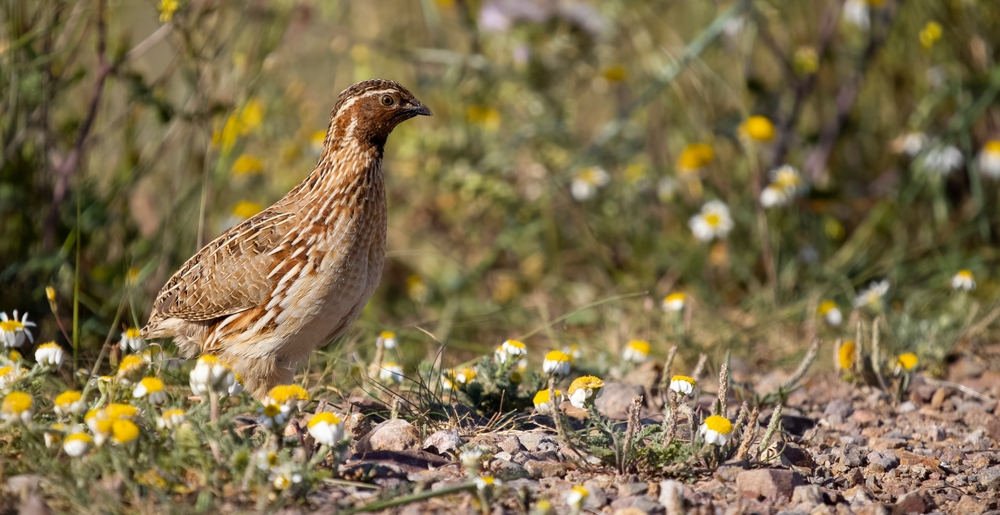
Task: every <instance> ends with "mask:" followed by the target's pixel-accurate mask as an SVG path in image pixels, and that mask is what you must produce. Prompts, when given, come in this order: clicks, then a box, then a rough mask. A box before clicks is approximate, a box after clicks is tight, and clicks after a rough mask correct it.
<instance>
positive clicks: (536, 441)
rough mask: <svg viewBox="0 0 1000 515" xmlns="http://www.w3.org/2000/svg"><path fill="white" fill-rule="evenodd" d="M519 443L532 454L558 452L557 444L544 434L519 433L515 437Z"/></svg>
mask: <svg viewBox="0 0 1000 515" xmlns="http://www.w3.org/2000/svg"><path fill="white" fill-rule="evenodd" d="M517 440H518V442H520V443H521V445H523V446H524V447H525V449H527V451H528V452H532V453H545V452H558V451H559V442H557V441H556V440H555V439H554V438H552V437H551V436H549V435H547V434H545V433H521V434H519V435H518V437H517Z"/></svg>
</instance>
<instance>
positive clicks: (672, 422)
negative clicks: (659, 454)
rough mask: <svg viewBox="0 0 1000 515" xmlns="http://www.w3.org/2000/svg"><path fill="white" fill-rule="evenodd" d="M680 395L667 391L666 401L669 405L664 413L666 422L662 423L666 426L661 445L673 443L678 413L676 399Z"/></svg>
mask: <svg viewBox="0 0 1000 515" xmlns="http://www.w3.org/2000/svg"><path fill="white" fill-rule="evenodd" d="M679 396H680V394H678V393H677V392H675V391H673V390H667V400H668V402H669V404H670V408H669V411H668V412H667V413H666V420H664V422H665V423H666V424H667V430H666V431H665V432H664V433H663V435H664V436H663V445H664V446H667V445H670V443H671V442H673V441H674V436H675V435H676V434H677V416H678V415H679V413H678V409H679V408H678V404H679V402H678V397H679Z"/></svg>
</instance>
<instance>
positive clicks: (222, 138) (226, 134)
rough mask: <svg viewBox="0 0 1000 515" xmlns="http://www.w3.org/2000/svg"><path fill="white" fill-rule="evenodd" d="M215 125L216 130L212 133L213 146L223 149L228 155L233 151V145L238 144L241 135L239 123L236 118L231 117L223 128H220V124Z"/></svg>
mask: <svg viewBox="0 0 1000 515" xmlns="http://www.w3.org/2000/svg"><path fill="white" fill-rule="evenodd" d="M215 125H216V127H215V130H214V131H212V146H214V147H221V148H222V153H223V154H225V155H228V154H229V151H231V150H232V149H233V145H235V144H236V138H237V137H239V135H240V126H239V122H238V121H237V120H236V118H235V117H233V116H229V117H227V118H226V121H225V122H224V123H223V125H222V127H221V128H219V127H218V125H219V124H218V123H216V124H215Z"/></svg>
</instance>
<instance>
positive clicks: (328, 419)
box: [307, 411, 344, 446]
mask: <svg viewBox="0 0 1000 515" xmlns="http://www.w3.org/2000/svg"><path fill="white" fill-rule="evenodd" d="M307 427H308V429H309V434H310V435H312V437H313V438H315V439H316V441H317V442H319V443H320V444H322V445H329V446H333V445H337V443H338V442H340V441H341V440H343V439H344V421H343V420H342V419H341V418H340V417H339V416H337V414H335V413H331V412H329V411H323V412H320V413H317V414H315V415H313V417H312V418H311V419H309V423H308V424H307Z"/></svg>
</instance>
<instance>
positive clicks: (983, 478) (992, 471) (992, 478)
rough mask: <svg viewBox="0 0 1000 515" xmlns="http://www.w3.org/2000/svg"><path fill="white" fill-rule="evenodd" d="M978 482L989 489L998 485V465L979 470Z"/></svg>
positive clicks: (999, 484) (999, 470)
mask: <svg viewBox="0 0 1000 515" xmlns="http://www.w3.org/2000/svg"><path fill="white" fill-rule="evenodd" d="M979 484H981V485H983V486H984V487H986V488H987V489H990V490H992V489H996V488H998V487H1000V467H990V468H988V469H986V470H983V471H981V472H980V473H979Z"/></svg>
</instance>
